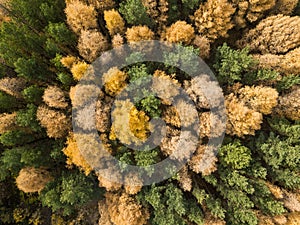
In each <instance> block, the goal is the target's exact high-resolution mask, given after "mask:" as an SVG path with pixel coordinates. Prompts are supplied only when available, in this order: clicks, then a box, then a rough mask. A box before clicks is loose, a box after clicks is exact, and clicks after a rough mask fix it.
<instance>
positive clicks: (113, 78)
mask: <svg viewBox="0 0 300 225" xmlns="http://www.w3.org/2000/svg"><path fill="white" fill-rule="evenodd" d="M126 79H127V74H126V73H125V72H123V71H121V70H119V69H118V68H117V67H113V68H110V69H109V70H108V71H107V72H106V73H104V74H103V77H102V81H103V83H104V88H105V91H106V92H107V93H108V94H110V95H112V96H115V95H117V94H119V93H120V92H121V91H122V90H123V88H124V87H125V86H126V84H127V83H126Z"/></svg>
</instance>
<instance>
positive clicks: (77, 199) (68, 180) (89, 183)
mask: <svg viewBox="0 0 300 225" xmlns="http://www.w3.org/2000/svg"><path fill="white" fill-rule="evenodd" d="M99 196H100V189H99V188H98V187H97V185H95V184H94V182H93V179H92V178H91V177H86V176H85V175H84V174H82V173H79V172H77V171H76V172H70V173H64V174H62V176H61V177H59V178H57V179H56V180H55V181H53V182H50V183H49V184H48V185H47V187H46V188H45V189H44V190H43V191H42V193H41V195H40V199H41V201H42V204H43V205H44V206H48V207H50V208H52V210H53V211H57V210H63V214H64V215H70V214H72V213H74V212H75V210H76V209H79V208H80V207H81V206H83V205H84V204H86V203H88V202H89V201H91V200H95V199H98V198H99Z"/></svg>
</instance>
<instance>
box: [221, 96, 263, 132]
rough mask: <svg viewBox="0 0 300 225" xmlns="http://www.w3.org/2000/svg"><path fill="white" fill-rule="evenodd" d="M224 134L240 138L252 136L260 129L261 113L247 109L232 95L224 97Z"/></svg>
mask: <svg viewBox="0 0 300 225" xmlns="http://www.w3.org/2000/svg"><path fill="white" fill-rule="evenodd" d="M225 105H226V115H227V125H226V133H227V134H230V135H237V136H239V137H242V136H244V135H254V133H255V131H256V130H259V129H260V128H261V126H260V125H261V123H262V119H263V116H262V114H261V113H259V112H257V111H255V110H253V109H249V108H248V107H247V106H246V105H245V104H244V103H243V102H241V101H240V100H239V99H238V98H237V97H236V96H235V95H234V94H230V95H228V96H226V99H225Z"/></svg>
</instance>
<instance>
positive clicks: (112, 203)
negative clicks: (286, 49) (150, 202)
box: [105, 192, 150, 225]
mask: <svg viewBox="0 0 300 225" xmlns="http://www.w3.org/2000/svg"><path fill="white" fill-rule="evenodd" d="M105 204H106V205H107V210H108V213H109V216H110V219H111V221H112V222H113V224H115V225H143V224H147V221H148V219H149V218H150V214H149V212H148V211H147V210H146V209H145V208H143V207H142V206H141V205H140V204H139V203H137V202H136V200H135V199H134V198H133V197H131V196H129V195H128V194H126V193H116V194H115V193H111V192H106V193H105Z"/></svg>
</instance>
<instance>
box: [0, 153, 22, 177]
mask: <svg viewBox="0 0 300 225" xmlns="http://www.w3.org/2000/svg"><path fill="white" fill-rule="evenodd" d="M21 157H22V155H21V151H20V149H19V148H13V149H8V150H6V151H4V152H3V153H2V155H1V159H0V161H1V166H0V171H1V172H0V174H1V176H0V181H3V180H5V179H6V177H8V176H9V175H10V174H9V173H12V174H13V175H15V176H17V174H18V172H19V171H20V170H21V169H22V167H23V166H24V164H23V163H21ZM4 172H5V173H4Z"/></svg>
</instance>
